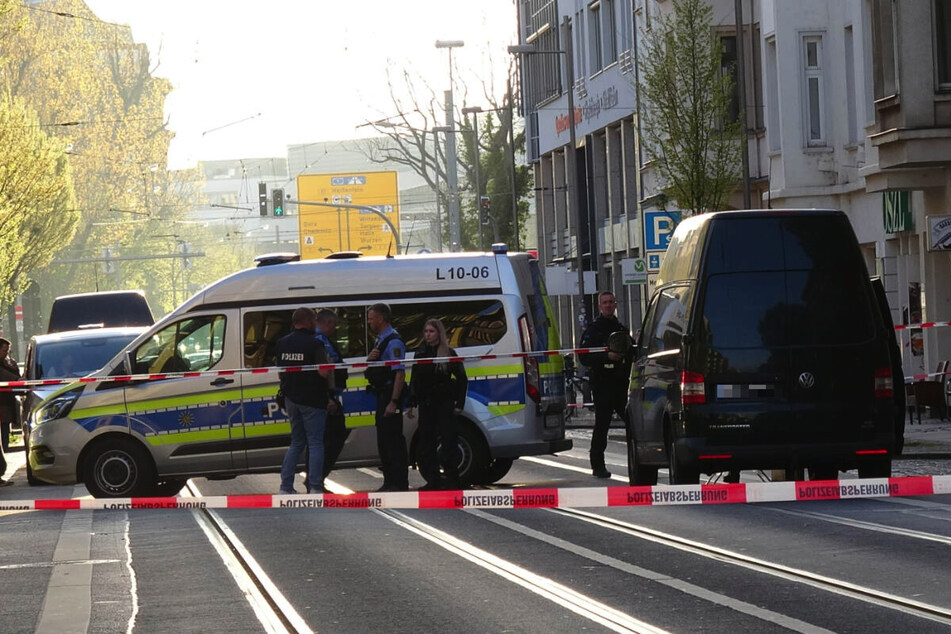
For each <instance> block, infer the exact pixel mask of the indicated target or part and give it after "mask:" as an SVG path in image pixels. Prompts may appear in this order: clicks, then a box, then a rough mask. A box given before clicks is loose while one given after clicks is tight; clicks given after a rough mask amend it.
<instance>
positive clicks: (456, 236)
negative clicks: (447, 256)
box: [436, 40, 465, 251]
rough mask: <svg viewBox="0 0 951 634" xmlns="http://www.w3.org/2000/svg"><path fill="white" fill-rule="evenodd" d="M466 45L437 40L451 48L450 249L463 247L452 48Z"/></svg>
mask: <svg viewBox="0 0 951 634" xmlns="http://www.w3.org/2000/svg"><path fill="white" fill-rule="evenodd" d="M462 46H465V42H463V41H462V40H436V48H445V49H448V50H449V90H447V91H446V93H445V94H446V125H447V126H448V127H449V132H448V133H447V134H446V181H447V182H448V184H449V242H450V245H449V250H450V251H459V250H460V249H461V248H462V232H461V230H460V226H459V175H458V172H457V171H456V169H457V165H456V162H457V160H456V135H455V130H456V115H455V110H454V107H453V102H452V101H453V100H452V97H453V95H452V90H453V85H452V84H453V82H452V49H454V48H460V47H462Z"/></svg>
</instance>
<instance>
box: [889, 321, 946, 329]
mask: <svg viewBox="0 0 951 634" xmlns="http://www.w3.org/2000/svg"><path fill="white" fill-rule="evenodd" d="M945 326H951V321H926V322H923V323H920V324H898V325H897V326H895V330H910V329H912V328H942V327H945Z"/></svg>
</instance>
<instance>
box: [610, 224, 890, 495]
mask: <svg viewBox="0 0 951 634" xmlns="http://www.w3.org/2000/svg"><path fill="white" fill-rule="evenodd" d="M893 344H894V333H893V332H891V331H889V329H888V328H887V327H886V325H885V323H884V320H883V315H882V313H881V311H880V310H879V308H878V305H877V303H876V299H875V295H874V290H873V287H872V285H871V283H870V281H869V276H868V272H867V270H866V267H865V262H864V260H863V258H862V254H861V252H860V250H859V246H858V242H857V240H856V238H855V234H854V233H853V231H852V227H851V225H850V224H849V219H848V217H847V216H846V215H845V214H844V213H842V212H839V211H820V210H762V211H732V212H717V213H710V214H704V215H702V216H694V217H692V218H689V219H687V220H685V221H683V222H681V223H680V225H679V226H678V227H677V229H676V231H675V232H674V235H673V237H672V239H671V243H670V246H669V248H668V251H667V253H666V255H665V257H664V261H663V264H662V265H661V270H660V273H659V274H658V279H657V288H656V290H655V291H654V293H653V295H652V297H651V300H650V303H649V305H648V308H647V312H646V314H645V319H644V324H643V327H642V329H641V332H640V335H639V337H638V341H637V343H636V345H635V348H634V363H633V367H632V371H631V392H630V400H629V403H628V414H629V418H630V423H629V426H628V430H627V431H628V437H627V441H628V463H629V467H628V470H629V477H630V481H631V484H638V485H643V484H654V483H656V481H657V470H658V468H659V467H663V466H666V467H668V468H669V473H670V482H671V484H695V483H697V481H698V479H699V475H700V474H701V473H710V474H712V473H717V472H723V471H736V470H740V469H764V470H765V469H786V470H787V473H788V472H792V473H797V472H800V471H802V470H803V469H808V470H809V476H810V477H811V478H814V479H834V478H836V477H838V472H839V471H847V470H850V469H858V473H859V476H860V477H887V476H889V475H890V473H891V460H892V456H894V455H895V454H896V453H897V451H898V450H899V446H898V440H897V437H898V436H899V435H900V430H898V429H896V407H895V397H894V390H895V385H896V383H895V382H896V381H899V385H900V377H895V376H894V372H895V366H894V363H893V359H892V358H891V356H890V354H889V346H890V345H893ZM610 345H611V347H612V349H614V348H615V347H626V346H627V345H628V344H627V343H626V342H625V341H623V340H622V339H618V340H617V341H615V342H612V343H611V344H610Z"/></svg>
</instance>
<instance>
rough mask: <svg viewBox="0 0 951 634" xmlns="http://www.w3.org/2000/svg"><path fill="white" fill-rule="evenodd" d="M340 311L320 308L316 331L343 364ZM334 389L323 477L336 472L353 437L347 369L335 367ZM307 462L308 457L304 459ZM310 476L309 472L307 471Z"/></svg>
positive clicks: (333, 358) (332, 356)
mask: <svg viewBox="0 0 951 634" xmlns="http://www.w3.org/2000/svg"><path fill="white" fill-rule="evenodd" d="M338 323H339V319H338V317H337V313H335V312H334V311H332V310H331V309H329V308H321V309H320V310H318V311H317V328H316V329H315V330H314V332H315V335H316V337H317V340H318V341H319V342H320V343H322V344H323V345H324V349H325V350H326V352H327V358H328V359H330V362H331V363H343V355H342V354H341V353H340V348H338V347H337V342H336V341H337V340H336V337H337V324H338ZM333 372H334V381H333V388H331V390H330V399H329V400H328V401H327V426H326V428H325V429H324V477H325V478H326V477H327V476H328V475H330V472H331V471H333V468H334V464H335V463H336V462H337V458H338V457H340V452H341V451H343V446H344V444H345V443H346V442H347V438H348V437H349V436H350V430H349V429H347V420H346V417H345V416H344V412H343V392H344V390H345V389H346V387H347V377H348V372H347V368H335V369H334V371H333ZM305 462H306V460H305ZM308 476H309V474H308ZM309 482H310V480H309V478H308V479H305V480H304V486H305V487H306V486H308V485H309Z"/></svg>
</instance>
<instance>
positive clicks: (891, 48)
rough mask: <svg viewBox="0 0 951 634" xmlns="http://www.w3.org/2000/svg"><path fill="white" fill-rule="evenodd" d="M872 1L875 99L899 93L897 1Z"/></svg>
mask: <svg viewBox="0 0 951 634" xmlns="http://www.w3.org/2000/svg"><path fill="white" fill-rule="evenodd" d="M871 1H872V66H873V70H874V73H875V77H874V86H875V99H883V98H885V97H890V96H892V95H897V94H898V74H897V67H898V64H897V63H896V61H895V55H896V53H897V50H898V47H897V45H896V44H897V42H896V34H895V10H896V9H895V1H894V0H871Z"/></svg>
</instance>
